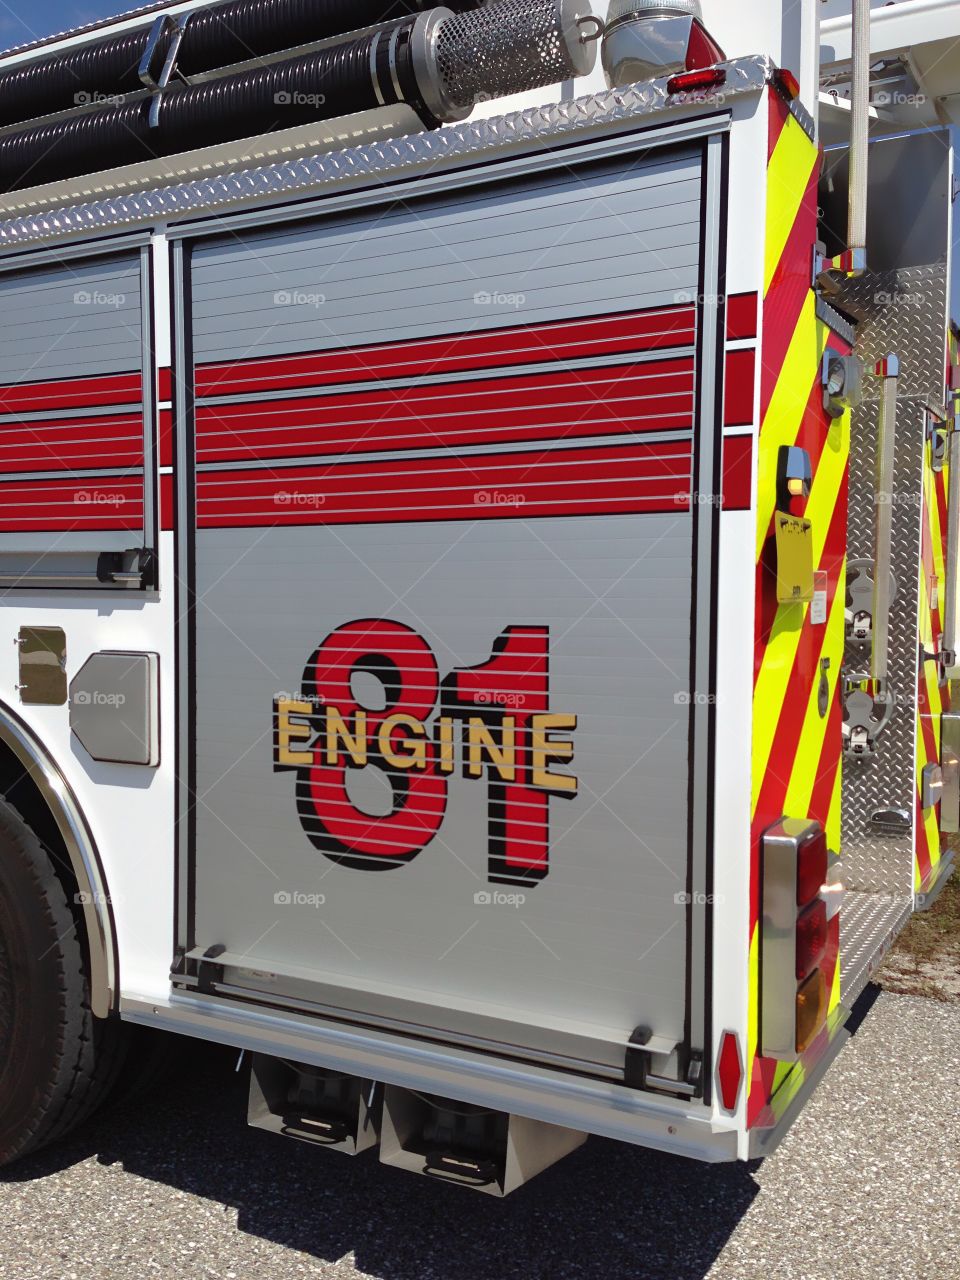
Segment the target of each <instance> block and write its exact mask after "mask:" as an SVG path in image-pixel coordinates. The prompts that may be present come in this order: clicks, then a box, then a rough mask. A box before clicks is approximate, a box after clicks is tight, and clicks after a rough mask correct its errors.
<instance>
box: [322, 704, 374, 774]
mask: <svg viewBox="0 0 960 1280" xmlns="http://www.w3.org/2000/svg"><path fill="white" fill-rule="evenodd" d="M341 742H342V743H343V745H344V747H345V748H346V751H347V754H348V755H349V757H350V759H351V760H352V762H353V763H354V764H355V765H356V767H357V768H358V769H363V768H364V767H365V766H366V763H367V713H366V712H365V711H358V712H356V714H355V715H354V731H353V733H352V734H351V733H350V726H349V725H348V724H347V722H346V720H344V718H343V716H342V715H341V714H340V712H339V711H338V710H337V708H336V707H328V708H327V755H326V758H327V764H337V763H338V762H339V759H340V743H341Z"/></svg>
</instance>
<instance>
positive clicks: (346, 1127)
mask: <svg viewBox="0 0 960 1280" xmlns="http://www.w3.org/2000/svg"><path fill="white" fill-rule="evenodd" d="M248 1119H249V1123H250V1124H251V1125H252V1126H254V1128H257V1129H267V1130H269V1131H270V1132H272V1133H280V1134H283V1135H285V1136H286V1137H290V1138H297V1139H298V1140H299V1141H301V1142H310V1143H312V1144H313V1145H314V1146H319V1147H326V1148H328V1149H329V1150H331V1151H342V1152H345V1153H346V1154H347V1155H359V1154H360V1152H361V1151H366V1150H368V1149H370V1148H371V1147H375V1146H377V1144H378V1143H379V1146H380V1163H381V1164H386V1165H391V1166H392V1167H393V1168H396V1169H407V1170H409V1171H410V1172H411V1173H420V1174H423V1175H425V1176H426V1177H430V1178H436V1179H438V1180H440V1181H443V1182H452V1183H456V1184H457V1185H459V1186H462V1187H472V1188H473V1189H474V1190H476V1191H483V1192H485V1193H486V1194H487V1195H493V1196H501V1197H502V1196H506V1195H509V1194H510V1192H511V1191H515V1190H516V1189H517V1188H518V1187H520V1186H522V1185H523V1184H524V1183H525V1182H528V1181H529V1180H530V1179H531V1178H533V1177H535V1176H536V1175H537V1174H538V1173H541V1172H542V1171H543V1170H544V1169H547V1168H549V1167H550V1165H552V1164H556V1162H557V1161H558V1160H561V1159H562V1158H563V1157H564V1156H566V1155H569V1154H570V1153H571V1152H572V1151H575V1150H576V1149H577V1147H579V1146H581V1145H582V1144H583V1143H584V1142H585V1141H586V1138H587V1135H586V1134H585V1133H580V1132H578V1131H576V1130H574V1129H565V1128H562V1127H561V1126H559V1125H552V1124H545V1123H544V1122H543V1121H541V1120H528V1119H527V1118H525V1117H524V1116H512V1115H508V1114H507V1113H506V1112H503V1111H491V1110H488V1109H487V1108H485V1107H478V1106H474V1105H472V1104H470V1103H467V1102H457V1101H455V1100H452V1099H449V1098H440V1097H436V1096H432V1095H431V1096H428V1095H426V1094H420V1093H415V1092H414V1091H413V1090H410V1089H401V1088H398V1087H396V1086H394V1085H387V1086H386V1087H385V1088H384V1087H382V1086H380V1085H378V1084H376V1083H375V1082H374V1081H371V1080H361V1079H359V1078H357V1077H355V1076H347V1075H343V1074H342V1073H341V1072H338V1071H325V1070H324V1069H323V1068H321V1067H313V1066H308V1065H306V1064H305V1063H297V1062H289V1061H287V1060H285V1059H280V1058H270V1057H267V1056H266V1055H264V1054H254V1056H253V1065H252V1068H251V1074H250V1109H249V1116H248Z"/></svg>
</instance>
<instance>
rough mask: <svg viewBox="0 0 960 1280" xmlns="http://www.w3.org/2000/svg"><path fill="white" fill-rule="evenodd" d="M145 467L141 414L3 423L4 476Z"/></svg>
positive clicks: (0, 457) (0, 460)
mask: <svg viewBox="0 0 960 1280" xmlns="http://www.w3.org/2000/svg"><path fill="white" fill-rule="evenodd" d="M142 465H143V418H142V416H141V415H140V414H135V415H133V414H130V415H122V416H120V415H118V416H105V417H98V418H68V419H66V420H61V421H55V420H54V421H47V420H44V421H42V422H37V421H32V422H0V473H9V472H15V471H82V470H84V469H86V468H89V467H113V468H117V469H119V468H121V467H140V466H142Z"/></svg>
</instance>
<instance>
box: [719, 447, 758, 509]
mask: <svg viewBox="0 0 960 1280" xmlns="http://www.w3.org/2000/svg"><path fill="white" fill-rule="evenodd" d="M752 500H753V439H752V438H751V437H750V436H729V437H728V438H727V439H726V440H724V442H723V509H724V511H748V510H749V509H750V504H751V502H752Z"/></svg>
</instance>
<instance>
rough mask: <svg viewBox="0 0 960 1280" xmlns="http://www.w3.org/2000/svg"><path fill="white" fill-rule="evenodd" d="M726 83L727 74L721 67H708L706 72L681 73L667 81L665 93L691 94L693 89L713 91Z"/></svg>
mask: <svg viewBox="0 0 960 1280" xmlns="http://www.w3.org/2000/svg"><path fill="white" fill-rule="evenodd" d="M726 83H727V73H726V71H724V69H723V68H722V67H710V68H709V69H708V70H706V71H682V72H681V73H680V75H678V76H673V77H672V78H671V79H670V80H668V81H667V93H691V92H692V91H693V90H694V89H715V88H718V87H719V86H720V85H722V84H726Z"/></svg>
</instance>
